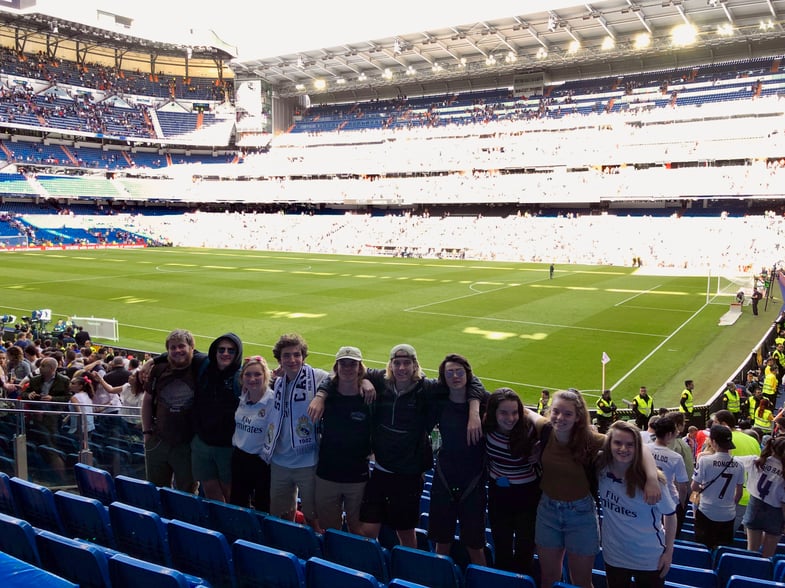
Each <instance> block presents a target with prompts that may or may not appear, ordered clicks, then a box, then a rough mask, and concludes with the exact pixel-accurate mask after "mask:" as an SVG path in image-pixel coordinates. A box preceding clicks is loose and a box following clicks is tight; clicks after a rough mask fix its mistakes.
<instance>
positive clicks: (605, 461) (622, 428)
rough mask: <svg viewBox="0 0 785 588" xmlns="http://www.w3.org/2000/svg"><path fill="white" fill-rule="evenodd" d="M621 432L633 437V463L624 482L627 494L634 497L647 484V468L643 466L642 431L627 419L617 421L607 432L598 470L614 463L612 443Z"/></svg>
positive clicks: (598, 461)
mask: <svg viewBox="0 0 785 588" xmlns="http://www.w3.org/2000/svg"><path fill="white" fill-rule="evenodd" d="M619 433H629V434H630V435H631V436H632V439H633V457H632V463H630V466H629V467H628V468H627V471H626V472H625V473H624V482H625V486H626V490H627V496H629V497H630V498H633V497H634V496H635V492H636V491H637V490H643V488H644V486H645V485H646V470H645V469H644V468H643V441H642V439H641V431H640V429H639V428H638V427H636V426H635V425H633V424H632V423H629V422H627V421H616V422H614V423H613V424H612V425H611V426H610V427H609V428H608V432H607V433H606V434H605V442H604V443H603V444H602V453H600V455H599V457H598V458H597V471H600V470H602V469H603V468H606V467H610V466H611V464H612V463H613V453H612V450H611V449H612V448H611V444H612V443H613V438H614V437H615V436H616V435H618V434H619Z"/></svg>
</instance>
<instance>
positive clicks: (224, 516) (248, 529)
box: [203, 500, 264, 544]
mask: <svg viewBox="0 0 785 588" xmlns="http://www.w3.org/2000/svg"><path fill="white" fill-rule="evenodd" d="M203 502H204V504H205V506H206V507H207V524H208V525H209V527H210V528H211V529H213V530H214V531H219V532H221V533H223V535H224V537H226V540H227V541H228V542H229V543H230V544H231V543H234V542H235V541H237V540H238V539H246V540H248V541H252V542H253V543H264V541H263V539H264V535H263V534H262V523H261V521H262V519H260V518H259V517H258V516H257V514H256V511H254V510H252V509H250V508H244V507H242V506H236V505H234V504H227V503H225V502H217V501H215V500H204V501H203Z"/></svg>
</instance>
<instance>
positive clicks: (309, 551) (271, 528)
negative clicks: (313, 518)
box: [262, 516, 322, 560]
mask: <svg viewBox="0 0 785 588" xmlns="http://www.w3.org/2000/svg"><path fill="white" fill-rule="evenodd" d="M262 533H263V534H264V540H265V543H267V545H270V546H272V547H275V548H277V549H283V550H284V551H288V552H289V553H293V554H294V555H295V556H297V557H299V558H300V559H302V560H306V559H309V558H311V557H321V556H322V546H321V542H320V539H319V537H317V535H316V533H315V532H314V530H313V529H312V528H311V527H309V526H308V525H301V524H299V523H293V522H292V521H287V520H284V519H281V518H278V517H274V516H266V517H265V518H264V521H263V522H262Z"/></svg>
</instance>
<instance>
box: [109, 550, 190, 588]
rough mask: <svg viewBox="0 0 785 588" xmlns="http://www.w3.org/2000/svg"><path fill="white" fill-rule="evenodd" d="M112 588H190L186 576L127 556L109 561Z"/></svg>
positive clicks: (116, 556)
mask: <svg viewBox="0 0 785 588" xmlns="http://www.w3.org/2000/svg"><path fill="white" fill-rule="evenodd" d="M109 577H110V579H111V580H112V588H140V587H144V588H188V586H189V583H188V581H187V579H186V576H185V574H183V573H182V572H178V571H177V570H175V569H172V568H167V567H165V566H161V565H158V564H154V563H150V562H147V561H144V560H141V559H136V558H135V557H131V556H129V555H125V554H119V555H115V556H114V557H112V558H111V559H110V560H109Z"/></svg>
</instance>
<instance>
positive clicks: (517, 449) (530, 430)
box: [482, 388, 537, 458]
mask: <svg viewBox="0 0 785 588" xmlns="http://www.w3.org/2000/svg"><path fill="white" fill-rule="evenodd" d="M505 400H512V401H513V402H515V403H516V404H517V405H518V422H517V423H515V426H514V427H513V428H512V431H510V453H512V455H513V457H516V458H521V457H529V456H530V455H531V454H532V451H533V450H534V446H535V444H536V442H537V432H536V430H535V428H534V424H533V423H532V422H531V419H529V417H528V416H527V415H526V410H525V409H524V407H523V402H521V397H520V396H518V393H517V392H516V391H515V390H513V389H512V388H498V389H497V390H494V391H493V393H492V394H491V396H490V398H489V399H488V409H487V410H486V412H485V418H484V419H483V427H482V428H483V430H484V431H485V433H486V434H488V433H493V432H498V429H499V422H498V421H497V420H496V411H497V410H498V408H499V405H500V404H501V403H502V402H504V401H505Z"/></svg>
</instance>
